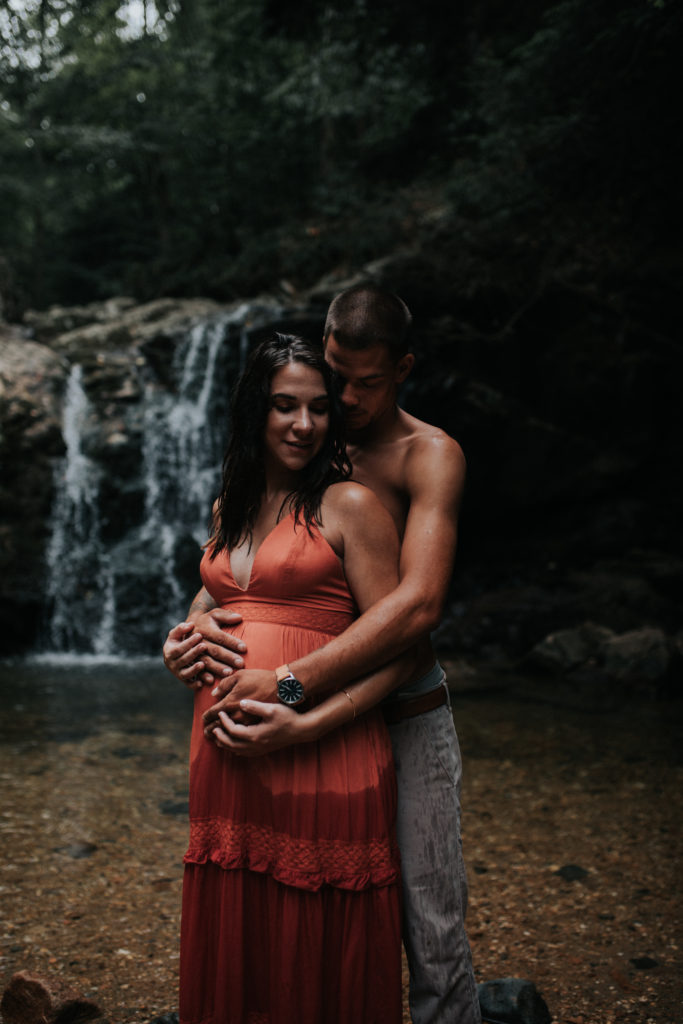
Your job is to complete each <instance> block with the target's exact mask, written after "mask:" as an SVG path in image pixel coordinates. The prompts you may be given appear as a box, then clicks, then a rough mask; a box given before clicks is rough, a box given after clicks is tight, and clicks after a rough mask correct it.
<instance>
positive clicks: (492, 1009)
mask: <svg viewBox="0 0 683 1024" xmlns="http://www.w3.org/2000/svg"><path fill="white" fill-rule="evenodd" d="M477 992H478V994H479V1006H480V1008H481V1015H482V1018H483V1019H484V1021H488V1020H491V1021H496V1022H497V1024H550V1021H551V1016H550V1012H549V1010H548V1007H547V1006H546V1004H545V1002H544V1000H543V998H542V996H541V995H540V993H539V992H538V989H537V988H536V986H535V985H534V983H533V982H532V981H524V980H523V979H521V978H501V979H500V980H496V981H484V982H482V983H481V984H479V985H477Z"/></svg>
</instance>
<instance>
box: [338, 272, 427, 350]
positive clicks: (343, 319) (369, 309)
mask: <svg viewBox="0 0 683 1024" xmlns="http://www.w3.org/2000/svg"><path fill="white" fill-rule="evenodd" d="M412 322H413V318H412V316H411V315H410V310H409V309H408V307H407V306H406V304H405V302H404V301H403V300H402V299H399V297H398V295H394V294H393V292H389V291H386V290H385V289H384V288H380V287H379V285H376V284H358V285H354V287H353V288H348V289H347V290H346V291H344V292H341V293H340V294H339V295H337V296H336V298H334V299H333V300H332V302H331V303H330V308H329V309H328V311H327V319H326V320H325V330H324V333H323V339H324V341H327V339H328V338H329V336H330V334H334V338H335V341H337V342H338V343H339V344H340V345H342V346H343V347H344V348H350V349H354V350H356V351H357V350H359V349H365V348H371V347H372V346H373V345H385V346H386V347H387V348H388V349H389V352H390V354H391V356H392V358H394V359H400V358H401V357H402V356H404V355H405V354H406V352H408V332H409V330H410V325H411V323H412Z"/></svg>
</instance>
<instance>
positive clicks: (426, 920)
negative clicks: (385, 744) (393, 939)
mask: <svg viewBox="0 0 683 1024" xmlns="http://www.w3.org/2000/svg"><path fill="white" fill-rule="evenodd" d="M441 677H442V679H443V684H442V685H444V686H445V685H446V681H445V676H444V675H443V673H441ZM389 734H390V736H391V742H392V745H393V749H394V761H395V764H396V775H397V779H398V823H397V826H398V842H399V847H400V849H401V873H402V878H403V901H404V902H403V944H404V946H405V950H406V956H407V958H408V966H409V968H410V1013H411V1017H412V1020H413V1024H480V1022H481V1013H480V1011H479V1000H478V998H477V987H476V983H475V980H474V971H473V970H472V956H471V953H470V947H469V943H468V941H467V936H466V934H465V912H466V910H467V877H466V874H465V864H464V861H463V856H462V842H461V838H460V780H461V776H462V763H461V758H460V747H459V744H458V737H457V736H456V733H455V727H454V725H453V716H452V714H451V709H450V704H448V705H443V706H442V707H440V708H436V709H435V710H434V711H427V712H425V713H424V714H422V715H417V716H416V717H415V718H408V719H405V720H404V721H402V722H398V723H396V724H395V725H390V726H389Z"/></svg>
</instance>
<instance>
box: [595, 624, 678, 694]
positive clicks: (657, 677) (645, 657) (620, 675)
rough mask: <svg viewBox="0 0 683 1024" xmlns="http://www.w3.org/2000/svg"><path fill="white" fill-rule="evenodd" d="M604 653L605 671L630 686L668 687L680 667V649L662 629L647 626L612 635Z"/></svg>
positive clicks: (601, 652)
mask: <svg viewBox="0 0 683 1024" xmlns="http://www.w3.org/2000/svg"><path fill="white" fill-rule="evenodd" d="M600 654H601V657H602V663H603V665H604V670H605V674H606V675H607V676H609V677H610V678H611V679H614V680H615V681H616V682H618V683H625V684H626V685H627V686H637V687H641V686H645V687H659V686H661V687H664V686H666V684H667V683H669V682H670V681H672V679H673V678H674V676H675V674H676V670H677V669H679V668H680V657H679V651H678V648H677V646H676V644H675V642H674V641H673V640H672V639H670V638H669V637H668V636H666V634H665V633H664V631H663V630H661V629H653V628H648V627H646V628H643V629H634V630H631V631H630V632H628V633H624V634H622V635H621V636H612V637H608V638H607V639H606V640H605V641H604V642H603V643H602V644H601V649H600Z"/></svg>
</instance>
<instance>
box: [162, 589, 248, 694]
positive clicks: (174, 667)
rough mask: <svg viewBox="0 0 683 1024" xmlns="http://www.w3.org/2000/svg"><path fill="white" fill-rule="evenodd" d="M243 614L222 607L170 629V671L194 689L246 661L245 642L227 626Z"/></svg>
mask: <svg viewBox="0 0 683 1024" xmlns="http://www.w3.org/2000/svg"><path fill="white" fill-rule="evenodd" d="M241 621H242V616H241V615H238V614H237V613H235V612H229V611H227V610H225V609H222V608H214V609H212V610H211V611H209V612H204V613H202V614H200V615H196V616H194V617H193V619H192V620H191V621H190V620H188V621H187V622H180V623H179V624H178V625H177V626H174V627H173V629H172V630H170V632H169V634H168V637H167V638H166V642H165V644H164V646H163V656H164V664H165V665H166V668H167V669H168V670H169V672H172V673H173V675H174V676H176V678H177V679H180V681H181V682H183V683H185V684H186V686H189V687H191V688H192V689H193V690H196V689H198V688H199V687H201V686H202V685H206V686H210V685H212V684H213V683H214V682H215V681H216V678H222V677H223V676H225V675H229V674H230V673H231V672H232V671H233V668H240V667H241V666H243V665H244V661H243V659H242V657H241V655H240V653H237V652H241V653H244V652H245V651H246V649H247V648H246V644H244V643H243V642H242V641H241V640H239V639H238V638H237V637H234V636H232V634H231V633H226V632H225V629H224V628H223V627H226V626H235V625H237V624H238V623H239V622H241Z"/></svg>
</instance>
